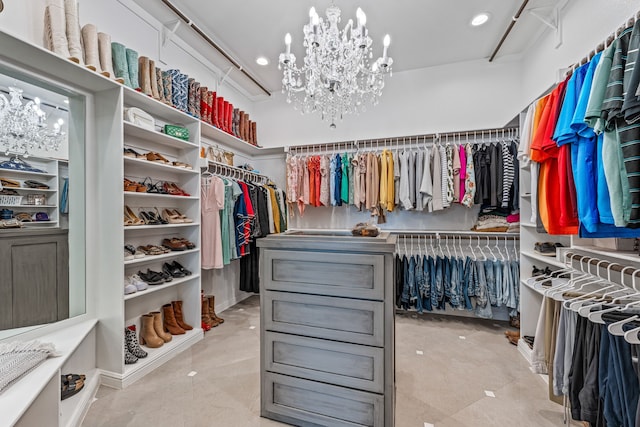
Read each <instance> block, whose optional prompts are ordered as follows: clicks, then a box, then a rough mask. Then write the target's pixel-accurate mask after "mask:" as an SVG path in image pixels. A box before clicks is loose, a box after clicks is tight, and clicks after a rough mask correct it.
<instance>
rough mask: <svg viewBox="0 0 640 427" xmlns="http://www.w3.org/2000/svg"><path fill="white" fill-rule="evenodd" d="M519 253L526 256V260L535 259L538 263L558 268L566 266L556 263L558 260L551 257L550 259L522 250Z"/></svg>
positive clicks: (559, 262)
mask: <svg viewBox="0 0 640 427" xmlns="http://www.w3.org/2000/svg"><path fill="white" fill-rule="evenodd" d="M520 253H521V254H522V255H524V256H526V257H527V258H531V259H535V260H538V261H540V262H544V263H545V264H549V265H553V266H556V267H560V268H565V267H566V265H565V264H564V263H563V262H561V261H558V259H557V258H556V257H555V256H552V257H550V256H544V255H540V254H537V253H535V252H529V251H523V250H521V251H520Z"/></svg>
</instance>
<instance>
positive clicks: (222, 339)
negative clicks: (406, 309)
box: [83, 297, 563, 427]
mask: <svg viewBox="0 0 640 427" xmlns="http://www.w3.org/2000/svg"><path fill="white" fill-rule="evenodd" d="M259 310H260V308H259V299H258V297H252V298H250V299H248V300H246V301H244V302H242V303H240V304H238V305H236V306H234V307H232V308H231V309H229V310H227V311H225V312H224V314H223V317H224V318H225V320H226V322H225V323H224V325H222V326H220V327H218V328H215V329H214V330H212V331H211V332H208V333H207V334H205V338H204V340H203V341H202V342H200V343H198V344H196V345H195V346H193V347H192V348H191V349H189V350H187V351H185V352H183V353H181V354H180V355H178V356H177V357H175V358H174V359H172V360H171V361H169V362H167V363H166V364H165V365H163V366H162V367H160V368H158V369H157V370H156V371H154V372H152V373H151V374H149V375H147V376H146V377H145V378H143V379H141V380H140V381H138V382H136V383H135V384H133V385H132V386H130V387H128V388H127V389H126V390H113V389H110V388H107V387H101V388H100V389H99V391H98V394H97V396H96V397H97V400H96V401H95V402H94V403H93V405H92V406H91V408H90V410H89V412H88V414H87V416H86V418H85V420H84V423H83V426H86V427H106V426H109V427H124V426H136V427H138V426H157V427H164V426H171V427H179V426H184V427H200V426H202V427H205V426H207V427H211V426H216V427H236V426H237V427H249V426H280V425H283V424H281V423H277V422H274V421H270V420H266V419H263V418H260V391H259V381H260V380H259V366H260V362H259V353H260V352H259V339H260V333H259V328H258V326H259V320H260V315H259ZM251 326H255V328H254V329H251ZM503 331H504V325H503V324H497V323H494V322H491V321H481V320H476V319H463V318H456V317H452V316H438V315H429V316H421V317H418V316H416V315H399V316H397V317H396V386H397V395H396V426H397V427H412V426H416V427H430V426H429V424H432V425H434V426H435V427H490V426H500V427H503V426H504V427H507V426H508V427H513V426H520V427H545V426H561V425H563V424H562V408H561V407H560V406H558V405H556V404H554V403H551V402H549V401H548V400H547V399H546V395H547V385H546V384H545V383H544V381H543V380H542V378H541V377H540V376H538V375H534V374H533V373H531V371H530V370H529V368H528V364H527V362H526V361H525V360H524V359H523V358H522V356H520V354H519V353H518V350H517V349H516V347H514V346H512V345H510V344H509V343H508V342H507V340H506V339H505V338H504V335H503ZM461 337H464V339H462V338H461ZM418 351H421V352H422V353H423V354H417V352H418ZM191 371H196V372H197V374H196V375H195V376H193V377H189V376H187V374H188V373H189V372H191ZM485 391H489V392H493V393H494V394H495V397H489V396H487V395H486V393H485Z"/></svg>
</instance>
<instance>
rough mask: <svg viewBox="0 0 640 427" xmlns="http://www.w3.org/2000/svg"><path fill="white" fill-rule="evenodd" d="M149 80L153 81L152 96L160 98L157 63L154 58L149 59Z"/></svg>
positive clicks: (156, 98)
mask: <svg viewBox="0 0 640 427" xmlns="http://www.w3.org/2000/svg"><path fill="white" fill-rule="evenodd" d="M149 81H150V82H151V97H152V98H153V99H155V100H159V99H160V92H158V80H157V79H156V63H155V61H154V60H153V59H149Z"/></svg>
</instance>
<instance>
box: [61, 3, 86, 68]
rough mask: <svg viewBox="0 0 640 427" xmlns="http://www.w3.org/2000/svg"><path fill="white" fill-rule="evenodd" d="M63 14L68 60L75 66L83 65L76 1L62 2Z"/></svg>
mask: <svg viewBox="0 0 640 427" xmlns="http://www.w3.org/2000/svg"><path fill="white" fill-rule="evenodd" d="M64 13H65V22H66V27H67V31H66V33H67V43H68V44H69V59H70V60H72V61H73V62H75V63H77V64H80V65H84V61H83V60H82V56H83V55H82V41H81V40H80V16H79V15H78V3H77V0H64Z"/></svg>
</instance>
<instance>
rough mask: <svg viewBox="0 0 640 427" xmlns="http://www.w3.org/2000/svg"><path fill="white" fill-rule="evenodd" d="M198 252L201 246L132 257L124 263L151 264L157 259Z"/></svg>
mask: <svg viewBox="0 0 640 427" xmlns="http://www.w3.org/2000/svg"><path fill="white" fill-rule="evenodd" d="M196 252H200V249H199V248H194V249H187V250H186V251H171V252H169V253H168V254H161V255H147V256H145V257H144V258H138V259H132V260H129V261H124V265H133V264H149V263H152V262H155V261H159V260H163V259H167V258H175V257H177V256H184V255H189V254H193V253H196Z"/></svg>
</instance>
